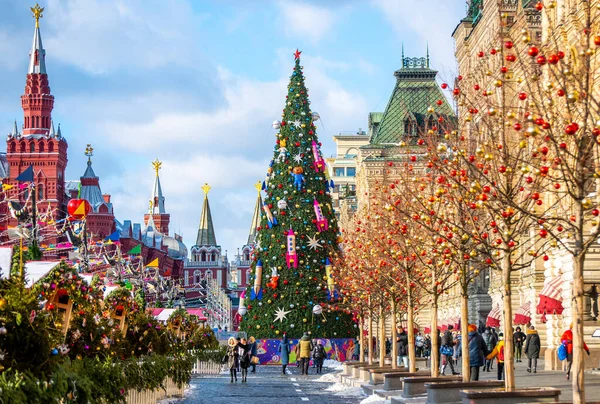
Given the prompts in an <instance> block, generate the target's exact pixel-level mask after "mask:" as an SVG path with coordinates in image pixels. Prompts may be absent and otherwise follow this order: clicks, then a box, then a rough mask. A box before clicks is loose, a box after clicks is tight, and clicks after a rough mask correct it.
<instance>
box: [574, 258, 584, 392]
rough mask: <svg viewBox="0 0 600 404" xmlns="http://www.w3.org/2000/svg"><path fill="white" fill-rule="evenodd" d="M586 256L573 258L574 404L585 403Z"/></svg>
mask: <svg viewBox="0 0 600 404" xmlns="http://www.w3.org/2000/svg"><path fill="white" fill-rule="evenodd" d="M584 261H585V254H579V255H578V256H574V257H573V301H572V303H571V316H572V321H573V364H572V365H571V383H572V385H573V403H577V404H579V403H585V388H584V384H583V382H584V376H583V370H584V368H585V364H584V357H583V351H584V349H583V347H584V342H583V312H584V310H585V308H584V305H583V304H584V303H583V297H584V294H583V292H584V291H583V263H584Z"/></svg>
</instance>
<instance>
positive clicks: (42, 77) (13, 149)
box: [5, 13, 68, 244]
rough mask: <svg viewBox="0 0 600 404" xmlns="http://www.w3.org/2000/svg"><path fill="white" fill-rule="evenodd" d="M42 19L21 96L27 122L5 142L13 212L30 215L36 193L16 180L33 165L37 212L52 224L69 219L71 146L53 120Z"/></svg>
mask: <svg viewBox="0 0 600 404" xmlns="http://www.w3.org/2000/svg"><path fill="white" fill-rule="evenodd" d="M40 16H41V13H37V14H35V17H36V22H35V30H34V32H33V44H32V46H31V50H30V52H29V66H28V68H27V78H26V80H25V93H24V94H23V95H22V96H21V107H22V108H23V123H22V125H20V127H21V129H20V130H19V127H18V125H17V122H16V121H15V124H14V127H13V129H12V131H11V132H10V133H9V134H8V138H7V140H6V161H7V164H8V170H7V171H8V173H6V174H7V177H8V178H7V180H6V181H5V182H6V183H7V184H8V185H10V186H12V188H10V189H9V190H8V192H7V199H8V203H9V207H10V208H11V211H12V212H15V211H18V210H21V209H25V210H27V211H31V207H32V199H33V198H30V196H33V195H29V189H28V188H27V189H22V188H20V187H19V182H18V181H16V178H17V177H18V176H19V175H20V174H21V173H22V172H23V171H24V170H25V169H27V168H28V167H29V166H30V165H31V166H33V171H34V184H35V188H34V189H35V199H36V206H37V207H38V211H37V212H38V213H39V214H40V215H43V216H46V217H47V221H49V222H56V221H58V220H59V219H62V218H64V217H65V211H66V204H67V195H66V190H65V169H66V167H67V148H68V144H67V141H66V140H65V138H64V137H63V136H62V133H61V130H60V125H58V129H57V130H55V129H54V124H53V122H52V109H53V108H54V96H53V95H52V94H51V91H50V82H49V80H48V73H47V71H46V51H45V50H44V46H43V45H42V35H41V33H40V25H39V17H40ZM40 202H41V203H40ZM8 225H9V226H10V227H14V226H16V225H17V219H16V218H12V219H11V220H10V221H9V223H8ZM41 233H42V234H43V232H41ZM57 241H58V236H57V235H56V232H53V234H50V233H48V236H47V237H46V238H45V239H43V240H42V243H47V244H54V243H56V242H57Z"/></svg>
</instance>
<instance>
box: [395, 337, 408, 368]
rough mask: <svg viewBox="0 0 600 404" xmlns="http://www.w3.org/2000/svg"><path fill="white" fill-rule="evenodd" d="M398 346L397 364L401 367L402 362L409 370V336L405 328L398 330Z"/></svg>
mask: <svg viewBox="0 0 600 404" xmlns="http://www.w3.org/2000/svg"><path fill="white" fill-rule="evenodd" d="M396 343H397V344H398V361H397V364H398V366H400V362H402V365H403V366H404V367H405V368H407V367H408V334H407V333H406V331H404V328H402V327H400V328H398V339H397V340H396Z"/></svg>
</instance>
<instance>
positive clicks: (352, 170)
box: [346, 167, 356, 177]
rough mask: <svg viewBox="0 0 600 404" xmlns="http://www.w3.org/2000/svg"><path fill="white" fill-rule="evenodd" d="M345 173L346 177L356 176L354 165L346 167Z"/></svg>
mask: <svg viewBox="0 0 600 404" xmlns="http://www.w3.org/2000/svg"><path fill="white" fill-rule="evenodd" d="M346 175H347V176H348V177H356V168H355V167H348V168H346Z"/></svg>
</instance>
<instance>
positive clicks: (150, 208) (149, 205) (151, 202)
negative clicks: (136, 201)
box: [148, 199, 154, 213]
mask: <svg viewBox="0 0 600 404" xmlns="http://www.w3.org/2000/svg"><path fill="white" fill-rule="evenodd" d="M148 202H149V204H148V212H150V213H152V209H153V208H154V201H152V199H150V200H149V201H148Z"/></svg>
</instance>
